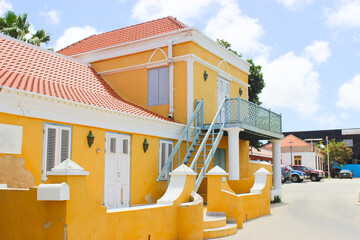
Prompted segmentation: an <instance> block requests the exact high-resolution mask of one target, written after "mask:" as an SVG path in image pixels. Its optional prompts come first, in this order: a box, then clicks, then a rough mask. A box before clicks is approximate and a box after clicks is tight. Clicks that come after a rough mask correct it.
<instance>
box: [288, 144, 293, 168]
mask: <svg viewBox="0 0 360 240" xmlns="http://www.w3.org/2000/svg"><path fill="white" fill-rule="evenodd" d="M289 143H290V152H291V159H290V163H291V164H290V165H293V157H292V155H293V154H292V144H293V142H292V141H291V140H290V142H289Z"/></svg>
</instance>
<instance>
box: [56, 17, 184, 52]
mask: <svg viewBox="0 0 360 240" xmlns="http://www.w3.org/2000/svg"><path fill="white" fill-rule="evenodd" d="M183 28H187V26H186V25H185V24H183V23H182V22H180V21H178V20H176V19H175V18H173V17H165V18H161V19H157V20H154V21H150V22H145V23H140V24H137V25H133V26H129V27H125V28H121V29H117V30H113V31H110V32H106V33H101V34H97V35H93V36H90V37H88V38H85V39H83V40H81V41H79V42H76V43H74V44H72V45H70V46H67V47H65V48H64V49H61V50H59V51H58V52H59V53H61V54H64V55H67V56H72V55H76V54H79V53H84V52H89V51H93V50H97V49H101V48H106V47H111V46H115V45H118V44H122V43H127V42H132V41H136V40H140V39H145V38H149V37H153V36H156V35H160V34H164V33H168V32H174V31H177V30H180V29H183Z"/></svg>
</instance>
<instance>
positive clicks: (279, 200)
mask: <svg viewBox="0 0 360 240" xmlns="http://www.w3.org/2000/svg"><path fill="white" fill-rule="evenodd" d="M271 203H281V197H280V196H279V195H275V196H274V200H272V201H271Z"/></svg>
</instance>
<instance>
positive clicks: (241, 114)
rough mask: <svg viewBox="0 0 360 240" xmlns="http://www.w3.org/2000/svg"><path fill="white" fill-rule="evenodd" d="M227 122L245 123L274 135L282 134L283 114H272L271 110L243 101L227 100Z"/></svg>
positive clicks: (239, 99) (238, 98)
mask: <svg viewBox="0 0 360 240" xmlns="http://www.w3.org/2000/svg"><path fill="white" fill-rule="evenodd" d="M225 101H226V103H225V106H224V107H225V122H226V123H236V122H243V123H247V124H249V125H251V126H254V127H258V128H260V129H263V130H267V131H270V132H274V133H281V132H282V126H281V114H277V113H274V112H272V111H271V110H270V109H266V108H263V107H260V106H259V105H257V104H255V103H252V102H249V101H247V100H245V99H242V98H241V97H240V96H239V97H237V98H226V100H225Z"/></svg>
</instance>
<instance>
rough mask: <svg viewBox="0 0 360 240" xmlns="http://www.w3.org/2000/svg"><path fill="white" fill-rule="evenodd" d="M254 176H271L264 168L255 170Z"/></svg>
mask: <svg viewBox="0 0 360 240" xmlns="http://www.w3.org/2000/svg"><path fill="white" fill-rule="evenodd" d="M254 175H255V176H256V175H271V173H270V172H269V171H268V170H266V169H265V168H263V167H262V168H260V169H259V170H257V171H256V172H255V173H254Z"/></svg>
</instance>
